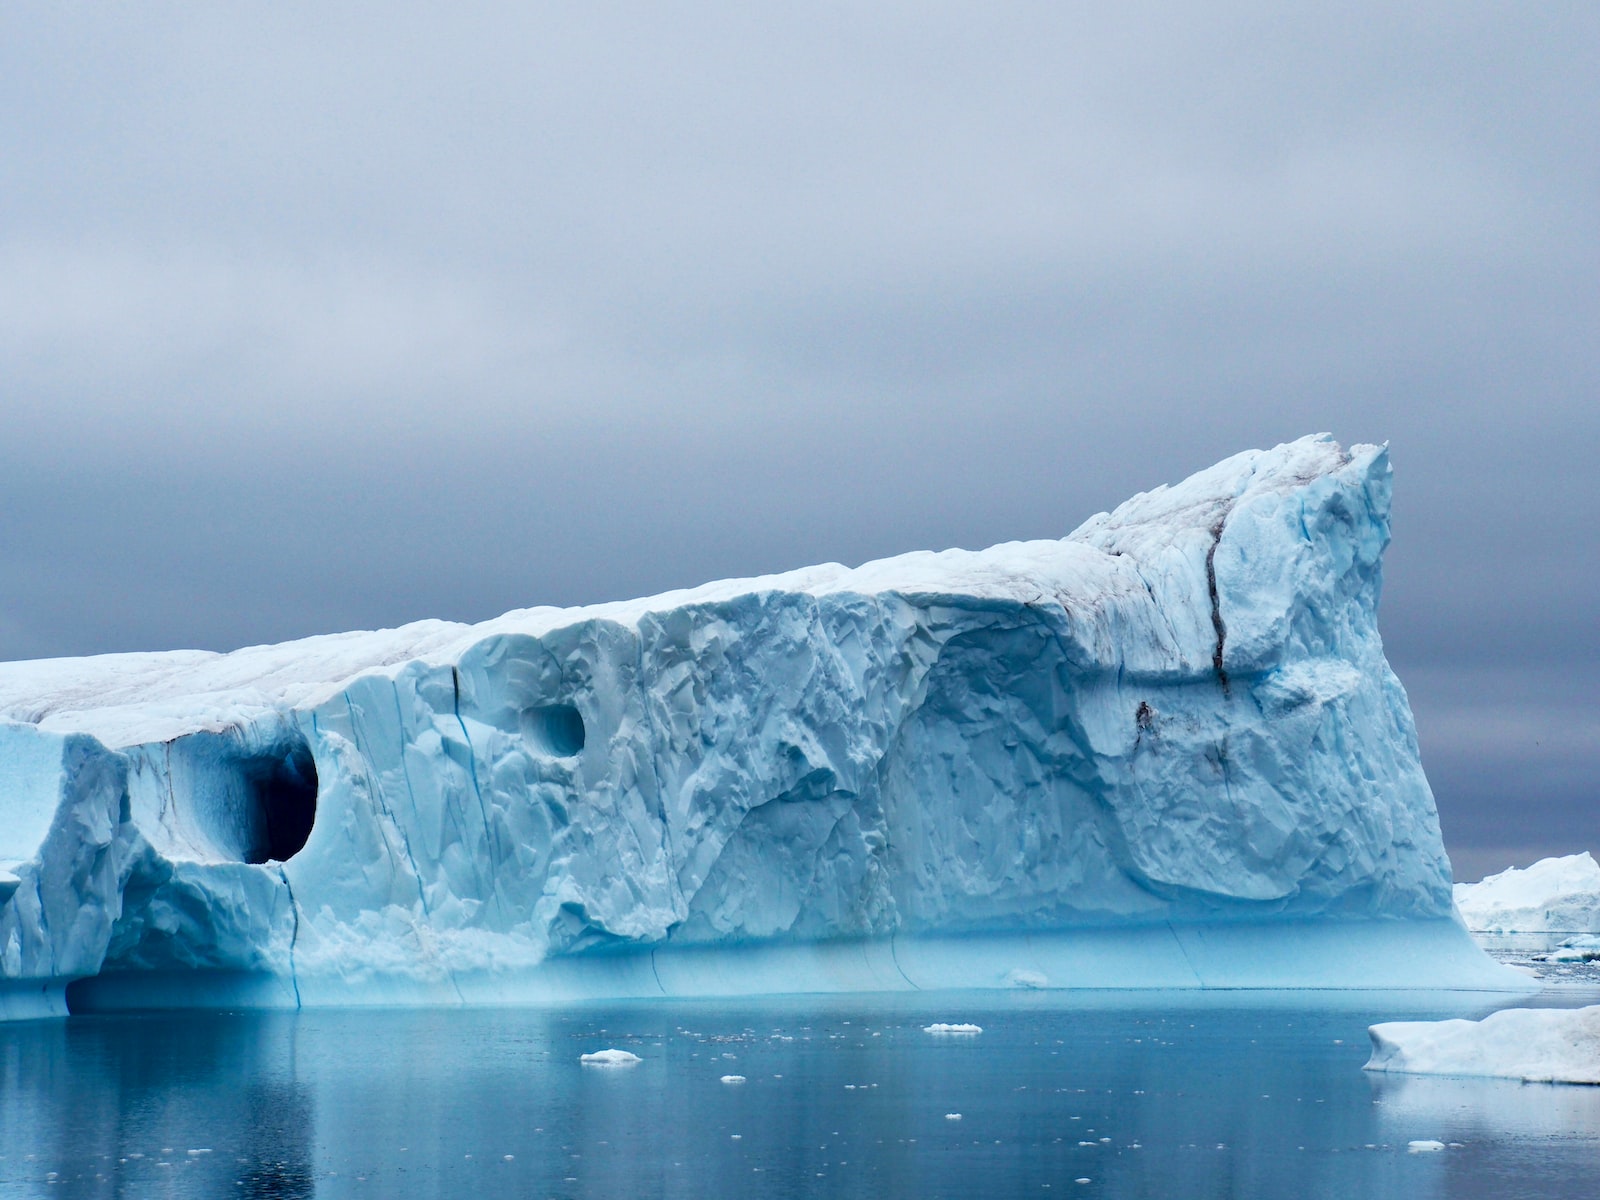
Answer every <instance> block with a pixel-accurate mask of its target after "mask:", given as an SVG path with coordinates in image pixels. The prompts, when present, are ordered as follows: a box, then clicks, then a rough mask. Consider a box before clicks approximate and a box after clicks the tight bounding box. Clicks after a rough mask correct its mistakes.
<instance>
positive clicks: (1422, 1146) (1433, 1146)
mask: <svg viewBox="0 0 1600 1200" xmlns="http://www.w3.org/2000/svg"><path fill="white" fill-rule="evenodd" d="M1406 1149H1407V1150H1409V1151H1411V1153H1412V1154H1428V1153H1430V1152H1432V1151H1434V1150H1443V1149H1444V1143H1443V1142H1436V1141H1434V1140H1433V1139H1432V1138H1418V1139H1417V1140H1416V1141H1414V1142H1407V1143H1406Z"/></svg>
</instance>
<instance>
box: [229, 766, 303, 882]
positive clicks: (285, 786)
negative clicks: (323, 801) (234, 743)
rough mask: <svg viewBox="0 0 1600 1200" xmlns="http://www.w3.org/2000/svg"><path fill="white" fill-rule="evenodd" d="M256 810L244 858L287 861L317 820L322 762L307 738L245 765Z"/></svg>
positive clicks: (243, 773) (248, 859) (244, 770)
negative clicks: (318, 777)
mask: <svg viewBox="0 0 1600 1200" xmlns="http://www.w3.org/2000/svg"><path fill="white" fill-rule="evenodd" d="M239 767H240V772H241V774H242V775H243V776H244V781H245V784H246V786H247V788H248V791H249V796H250V801H251V803H252V806H253V808H254V810H255V812H254V815H255V818H256V819H255V820H253V821H250V822H249V823H248V824H249V827H250V828H251V832H252V834H253V836H252V837H251V838H250V839H249V841H248V844H247V845H246V847H245V851H244V861H245V862H248V863H264V862H270V861H277V862H287V861H288V860H289V859H291V858H293V857H294V856H295V855H296V854H298V853H299V852H300V849H301V847H303V846H304V845H305V844H306V839H307V838H308V837H310V836H311V826H312V824H313V823H314V822H315V821H316V819H317V764H316V762H315V761H314V760H313V759H312V757H311V747H310V746H308V745H307V744H306V743H305V742H304V741H303V740H294V741H291V742H289V743H288V744H287V745H284V746H280V747H278V748H277V749H276V751H275V752H274V753H269V754H263V755H259V756H254V757H251V758H247V759H244V760H243V761H242V762H241V763H240V764H239Z"/></svg>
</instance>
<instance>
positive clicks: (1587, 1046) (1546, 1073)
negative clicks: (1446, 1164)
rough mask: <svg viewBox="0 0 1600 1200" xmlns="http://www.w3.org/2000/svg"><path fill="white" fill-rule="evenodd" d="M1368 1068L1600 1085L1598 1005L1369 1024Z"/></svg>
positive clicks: (1511, 1010) (1531, 1081) (1530, 1081)
mask: <svg viewBox="0 0 1600 1200" xmlns="http://www.w3.org/2000/svg"><path fill="white" fill-rule="evenodd" d="M1368 1032H1369V1033H1370V1034H1371V1036H1372V1058H1371V1059H1370V1060H1369V1061H1368V1062H1367V1066H1366V1069H1367V1070H1369V1071H1391V1072H1399V1073H1405V1074H1410V1075H1478V1076H1494V1077H1499V1078H1505V1079H1522V1080H1526V1081H1527V1082H1529V1083H1600V1005H1596V1006H1591V1007H1589V1008H1508V1009H1505V1010H1503V1011H1501V1012H1497V1013H1491V1014H1490V1015H1489V1016H1487V1017H1485V1018H1484V1019H1483V1020H1481V1021H1466V1020H1453V1021H1391V1022H1389V1023H1387V1024H1383V1025H1374V1026H1372V1027H1371V1028H1370V1029H1369V1030H1368Z"/></svg>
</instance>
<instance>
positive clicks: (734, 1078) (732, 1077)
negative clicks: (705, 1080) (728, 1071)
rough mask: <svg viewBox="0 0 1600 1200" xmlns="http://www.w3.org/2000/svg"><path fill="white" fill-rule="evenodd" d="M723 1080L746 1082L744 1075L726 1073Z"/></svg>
mask: <svg viewBox="0 0 1600 1200" xmlns="http://www.w3.org/2000/svg"><path fill="white" fill-rule="evenodd" d="M722 1082H723V1083H743V1082H744V1076H743V1075H724V1076H723V1077H722Z"/></svg>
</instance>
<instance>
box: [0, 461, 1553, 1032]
mask: <svg viewBox="0 0 1600 1200" xmlns="http://www.w3.org/2000/svg"><path fill="white" fill-rule="evenodd" d="M1389 500H1390V466H1389V459H1388V453H1387V450H1386V448H1384V447H1379V446H1354V447H1351V448H1350V449H1349V450H1345V449H1343V448H1341V447H1340V446H1339V445H1338V444H1337V443H1335V442H1334V441H1333V440H1332V439H1330V438H1327V437H1325V436H1323V437H1312V438H1304V439H1301V440H1299V441H1296V442H1293V443H1289V444H1286V445H1283V446H1279V447H1277V448H1275V449H1272V450H1267V451H1251V452H1247V453H1244V454H1240V455H1237V456H1235V457H1233V458H1230V459H1228V460H1226V461H1224V462H1222V463H1220V464H1218V465H1217V466H1215V467H1212V468H1210V469H1209V470H1206V471H1203V472H1201V473H1200V474H1198V475H1195V476H1193V477H1192V478H1190V479H1188V480H1186V481H1184V482H1183V483H1180V484H1178V485H1176V486H1171V487H1160V488H1157V489H1155V490H1154V491H1151V492H1148V493H1144V494H1141V495H1139V496H1136V497H1134V498H1133V499H1131V500H1129V501H1128V502H1126V503H1125V504H1123V505H1122V506H1121V507H1119V508H1118V509H1116V511H1114V512H1110V513H1101V514H1099V515H1097V516H1095V517H1093V518H1091V519H1090V520H1088V521H1087V522H1085V523H1084V524H1083V525H1081V526H1080V527H1079V528H1078V529H1077V530H1075V531H1074V532H1072V533H1071V534H1069V535H1068V536H1066V537H1065V538H1062V539H1059V540H1051V541H1035V542H1016V543H1009V544H1005V545H1000V546H995V547H993V548H991V549H988V550H983V551H976V552H974V551H966V550H948V551H944V552H940V553H933V552H919V553H912V554H906V555H903V556H900V557H897V558H891V559H885V560H882V561H878V562H871V563H867V564H865V565H864V566H861V567H857V568H854V569H849V568H845V567H842V566H839V565H837V564H827V565H823V566H817V567H811V568H807V569H803V570H799V571H795V572H791V573H788V574H783V575H774V576H766V577H762V578H757V579H745V580H733V581H724V582H719V583H713V584H709V585H706V586H704V587H700V588H697V589H693V590H687V591H679V592H672V593H667V594H665V595H661V596H656V597H653V598H649V599H644V600H636V601H629V602H621V603H610V604H601V605H595V606H591V607H585V608H575V609H556V608H533V609H525V610H519V611H515V612H511V613H508V614H506V615H505V616H503V617H499V618H496V619H494V620H490V621H488V622H485V623H482V624H478V625H462V624H456V623H452V622H446V621H422V622H418V623H415V624H412V625H407V626H404V627H402V628H399V629H392V630H383V631H378V632H364V633H348V634H338V635H329V636H322V637H313V638H307V639H305V640H302V641H297V642H291V643H286V644H283V645H276V646H255V647H249V648H246V649H242V650H236V651H233V652H231V653H225V654H218V653H209V652H200V651H177V652H165V653H149V654H116V655H105V656H99V657H92V658H82V659H57V660H46V661H35V662H18V663H10V664H5V665H3V666H0V813H3V814H4V820H3V821H0V1015H10V1016H28V1015H39V1014H42V1013H60V1012H64V1011H66V1010H67V1008H68V1006H69V1005H70V1006H71V1007H72V1008H73V1009H74V1010H92V1009H97V1008H124V1007H148V1006H157V1007H159V1006H171V1005H206V1006H211V1005H227V1006H246V1005H258V1006H285V1007H295V1006H301V1005H336V1004H462V1003H516V1002H547V1001H550V1002H553V1001H561V1000H565V999H570V998H574V997H585V996H606V997H613V996H646V995H663V994H665V995H708V994H750V993H762V992H794V991H815V990H848V989H872V990H884V989H897V988H923V987H953V986H961V987H1008V986H1027V987H1042V986H1049V987H1179V988H1198V987H1286V986H1287V987H1338V988H1346V987H1473V988H1486V989H1491V990H1493V989H1506V990H1527V988H1528V987H1529V986H1531V985H1530V984H1529V983H1528V981H1527V980H1526V979H1525V978H1523V977H1521V976H1517V975H1516V974H1515V973H1513V972H1509V971H1506V970H1505V969H1503V968H1501V967H1499V966H1498V965H1496V964H1494V963H1493V962H1492V961H1491V960H1490V959H1488V958H1487V956H1485V955H1484V954H1483V953H1482V952H1481V951H1480V950H1478V949H1477V948H1476V947H1475V946H1474V945H1473V944H1472V942H1471V940H1470V938H1469V937H1468V935H1467V933H1466V931H1465V929H1464V928H1463V927H1462V925H1461V923H1460V922H1459V920H1458V919H1456V917H1455V915H1454V911H1453V908H1452V896H1451V885H1450V866H1449V861H1448V859H1447V858H1446V856H1445V852H1444V847H1443V844H1442V842H1441V839H1440V834H1439V824H1438V818H1437V815H1436V812H1435V808H1434V803H1433V798H1432V795H1431V793H1430V791H1429V788H1428V783H1427V780H1426V778H1425V776H1424V774H1423V771H1422V766H1421V763H1420V760H1419V757H1418V750H1417V740H1416V734H1415V730H1414V726H1413V723H1412V717H1411V712H1410V709H1409V706H1408V704H1407V701H1406V697H1405V692H1404V690H1403V689H1402V687H1401V685H1400V682H1399V681H1398V679H1396V677H1395V675H1394V673H1393V672H1392V671H1391V670H1390V668H1389V666H1388V663H1387V662H1386V660H1385V659H1384V656H1383V647H1382V642H1381V639H1380V638H1379V635H1378V629H1377V622H1376V614H1377V604H1378V598H1379V593H1380V588H1381V569H1380V567H1381V559H1382V555H1383V551H1384V549H1385V547H1386V546H1387V544H1388V540H1389Z"/></svg>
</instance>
